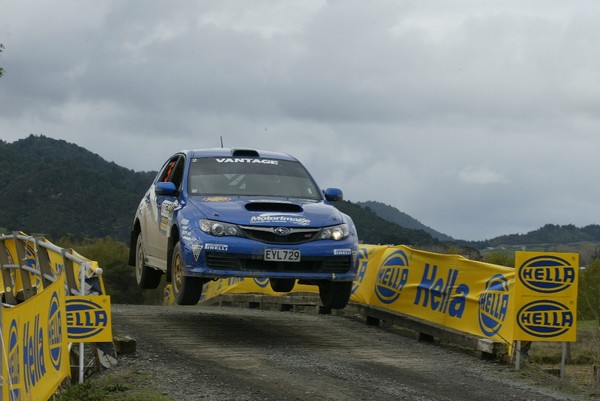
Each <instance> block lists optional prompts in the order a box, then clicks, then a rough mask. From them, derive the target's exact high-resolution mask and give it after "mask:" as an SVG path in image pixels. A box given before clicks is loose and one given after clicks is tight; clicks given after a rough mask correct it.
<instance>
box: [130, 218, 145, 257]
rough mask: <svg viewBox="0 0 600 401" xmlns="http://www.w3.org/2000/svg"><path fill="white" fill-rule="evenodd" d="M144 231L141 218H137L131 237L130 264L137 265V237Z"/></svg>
mask: <svg viewBox="0 0 600 401" xmlns="http://www.w3.org/2000/svg"><path fill="white" fill-rule="evenodd" d="M141 232H142V226H141V224H140V220H139V219H135V223H133V229H132V230H131V235H130V237H129V266H135V258H136V246H137V239H138V236H139V235H140V233H141Z"/></svg>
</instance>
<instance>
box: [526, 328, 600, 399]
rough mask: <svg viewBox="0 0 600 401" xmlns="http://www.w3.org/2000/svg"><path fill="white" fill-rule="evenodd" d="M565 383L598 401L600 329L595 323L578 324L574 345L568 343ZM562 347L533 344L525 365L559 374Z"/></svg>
mask: <svg viewBox="0 0 600 401" xmlns="http://www.w3.org/2000/svg"><path fill="white" fill-rule="evenodd" d="M568 344H569V346H568V352H567V361H566V365H565V377H564V380H567V381H569V382H570V383H572V384H573V385H575V386H576V387H578V388H580V389H583V390H585V391H586V392H587V393H588V395H591V396H595V397H599V398H600V326H599V325H598V322H597V321H584V322H582V321H579V322H578V323H577V341H576V342H572V343H568ZM561 360H562V343H556V342H534V343H533V344H532V346H531V350H530V352H529V358H528V364H531V365H533V366H535V367H538V368H539V369H540V370H543V371H545V372H551V373H552V372H553V373H554V374H556V373H557V372H559V371H560V365H561Z"/></svg>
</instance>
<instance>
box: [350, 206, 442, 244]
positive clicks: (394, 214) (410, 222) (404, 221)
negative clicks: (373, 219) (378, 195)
mask: <svg viewBox="0 0 600 401" xmlns="http://www.w3.org/2000/svg"><path fill="white" fill-rule="evenodd" d="M358 204H359V205H360V206H362V207H364V208H368V209H370V210H371V211H373V213H375V214H376V215H377V216H379V217H381V218H383V219H385V220H387V221H391V222H392V223H396V224H398V225H400V226H402V227H406V228H412V229H415V230H423V231H425V232H426V233H427V234H429V235H431V236H432V237H433V238H436V239H438V240H440V241H453V238H452V237H450V236H449V235H446V234H442V233H440V232H438V231H436V230H434V229H433V228H431V227H428V226H426V225H425V224H423V223H421V222H420V221H419V220H417V219H415V218H413V217H411V216H409V215H408V214H406V213H404V212H401V211H400V210H398V209H396V208H395V207H393V206H390V205H386V204H385V203H381V202H377V201H366V202H358Z"/></svg>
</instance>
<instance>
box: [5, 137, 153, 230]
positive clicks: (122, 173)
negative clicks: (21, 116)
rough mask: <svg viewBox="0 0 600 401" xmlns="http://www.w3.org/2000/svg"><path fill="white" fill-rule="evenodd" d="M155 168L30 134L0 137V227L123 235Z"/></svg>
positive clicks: (128, 227)
mask: <svg viewBox="0 0 600 401" xmlns="http://www.w3.org/2000/svg"><path fill="white" fill-rule="evenodd" d="M155 175H156V173H152V172H148V173H136V172H134V171H132V170H128V169H126V168H123V167H120V166H118V165H116V164H115V163H112V162H107V161H106V160H104V159H102V158H101V157H100V156H98V155H96V154H94V153H92V152H89V151H87V150H86V149H84V148H81V147H79V146H77V145H74V144H72V143H67V142H66V141H63V140H55V139H51V138H47V137H44V136H34V135H31V136H29V137H27V138H25V139H22V140H18V141H16V142H13V143H6V142H2V141H0V180H1V181H2V182H3V183H4V190H3V191H2V193H0V203H1V204H2V205H3V206H4V207H2V208H0V227H2V228H3V229H4V230H8V231H12V230H22V231H25V232H26V233H30V234H33V233H39V234H44V235H47V236H49V237H51V238H58V237H61V236H65V235H73V236H75V237H78V238H85V237H105V236H112V237H113V238H116V239H119V240H122V241H127V240H128V238H129V231H130V229H131V222H132V220H133V214H134V212H135V208H136V207H137V205H138V203H139V201H140V199H141V197H142V196H143V194H144V192H145V191H146V190H147V189H148V186H149V185H150V182H151V181H152V180H153V178H154V176H155Z"/></svg>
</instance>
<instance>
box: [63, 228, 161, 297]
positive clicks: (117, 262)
mask: <svg viewBox="0 0 600 401" xmlns="http://www.w3.org/2000/svg"><path fill="white" fill-rule="evenodd" d="M57 245H59V246H62V247H64V248H72V249H74V250H75V251H77V253H79V254H80V255H83V256H85V257H86V258H88V259H91V260H95V261H97V262H98V265H99V266H100V267H101V268H102V270H104V273H103V274H102V277H103V280H104V286H105V287H106V292H107V293H108V295H110V297H111V301H112V303H116V304H151V305H156V304H161V303H162V300H163V292H162V289H163V287H164V285H161V286H159V288H158V289H156V290H152V291H149V290H141V289H140V288H139V287H138V286H137V284H136V281H135V271H134V269H133V267H131V266H128V265H127V262H128V254H129V248H128V247H127V245H125V244H124V243H122V242H120V241H116V240H114V239H112V238H110V237H106V238H96V239H90V240H84V241H77V240H73V239H72V238H67V237H63V238H61V239H59V240H58V242H57ZM162 284H164V282H163V283H162Z"/></svg>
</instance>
